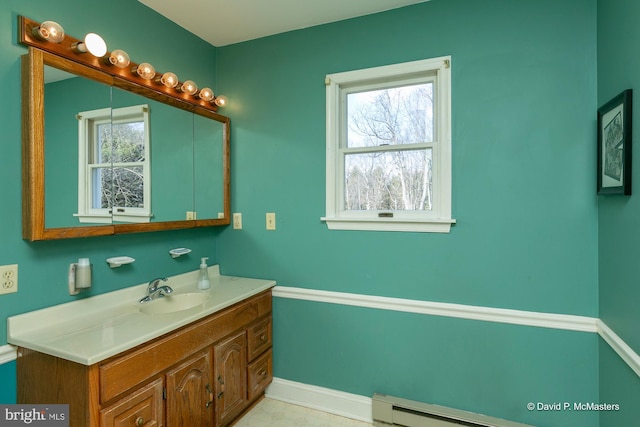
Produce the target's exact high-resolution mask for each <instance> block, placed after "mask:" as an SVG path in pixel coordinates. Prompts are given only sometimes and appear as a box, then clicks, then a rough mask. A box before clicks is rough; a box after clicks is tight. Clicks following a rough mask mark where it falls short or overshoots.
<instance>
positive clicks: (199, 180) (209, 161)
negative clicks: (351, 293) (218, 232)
mask: <svg viewBox="0 0 640 427" xmlns="http://www.w3.org/2000/svg"><path fill="white" fill-rule="evenodd" d="M193 119H194V124H193V159H194V182H195V187H194V211H195V212H196V214H197V217H198V218H199V219H204V218H219V217H220V216H219V215H220V214H221V215H222V216H224V195H223V193H222V192H221V191H220V189H221V188H224V185H223V182H224V168H221V167H220V165H222V164H223V159H222V156H223V146H222V143H223V141H224V126H223V124H222V123H220V122H217V121H215V120H211V119H209V118H206V117H202V116H199V115H197V114H194V116H193Z"/></svg>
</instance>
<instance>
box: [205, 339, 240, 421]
mask: <svg viewBox="0 0 640 427" xmlns="http://www.w3.org/2000/svg"><path fill="white" fill-rule="evenodd" d="M213 355H214V367H215V384H216V421H217V422H216V425H217V426H219V427H221V426H225V425H227V424H228V423H229V422H231V421H232V420H233V419H234V418H235V417H236V416H237V415H239V414H240V413H241V412H242V411H243V410H244V409H245V408H246V406H247V403H248V401H247V337H246V332H245V331H242V332H241V333H239V334H236V335H233V336H231V337H230V338H228V339H226V340H224V341H222V342H220V343H219V344H216V345H215V346H214V348H213Z"/></svg>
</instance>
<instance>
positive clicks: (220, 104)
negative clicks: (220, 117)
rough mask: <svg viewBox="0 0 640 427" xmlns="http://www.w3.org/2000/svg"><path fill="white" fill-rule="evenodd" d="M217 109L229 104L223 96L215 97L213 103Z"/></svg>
mask: <svg viewBox="0 0 640 427" xmlns="http://www.w3.org/2000/svg"><path fill="white" fill-rule="evenodd" d="M213 102H214V103H215V104H216V105H217V106H218V107H225V106H226V105H227V103H228V102H229V100H228V99H227V97H226V96H224V95H220V96H217V97H216V99H215V101H213Z"/></svg>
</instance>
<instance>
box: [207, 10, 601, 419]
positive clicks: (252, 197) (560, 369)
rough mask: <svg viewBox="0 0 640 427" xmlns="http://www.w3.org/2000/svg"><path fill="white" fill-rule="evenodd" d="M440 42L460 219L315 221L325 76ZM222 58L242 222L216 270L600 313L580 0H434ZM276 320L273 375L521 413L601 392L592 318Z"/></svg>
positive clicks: (321, 201)
mask: <svg viewBox="0 0 640 427" xmlns="http://www.w3.org/2000/svg"><path fill="white" fill-rule="evenodd" d="M441 55H452V82H453V83H452V105H453V128H452V131H453V217H454V218H456V219H457V220H458V223H457V225H455V226H454V227H453V228H452V230H451V233H450V234H446V235H436V234H420V233H384V232H358V231H329V230H327V227H326V225H325V224H323V223H322V222H321V221H320V217H322V216H323V215H324V213H325V212H324V207H325V86H324V77H325V75H326V74H328V73H334V72H341V71H347V70H352V69H358V68H363V67H373V66H379V65H385V64H391V63H397V62H403V61H412V60H417V59H424V58H429V57H436V56H441ZM218 59H219V61H220V64H222V65H223V66H222V67H221V68H220V69H219V73H218V79H219V82H220V86H221V87H222V88H224V91H225V94H226V95H227V96H228V97H229V99H230V106H229V107H228V109H227V111H228V113H229V115H230V116H231V117H232V118H233V130H234V132H233V140H232V142H233V149H234V155H233V158H232V182H233V186H232V188H233V190H232V209H233V211H235V212H242V214H243V227H244V228H243V230H233V229H230V228H228V229H225V230H222V231H221V233H220V239H219V242H218V244H219V248H220V250H219V254H218V258H219V260H220V262H221V267H222V270H223V273H224V274H237V275H245V276H253V277H270V278H274V279H276V280H277V281H278V284H279V285H282V286H294V287H302V288H310V289H321V290H331V291H340V292H352V293H361V294H370V295H379V296H390V297H400V298H411V299H416V300H428V301H444V302H452V303H461V304H472V305H480V306H489V307H502V308H510V309H522V310H532V311H541V312H550V313H563V314H576V315H585V316H597V313H598V302H597V296H598V285H597V277H598V266H597V260H598V257H597V203H596V196H595V194H594V191H593V187H594V171H593V165H594V164H595V151H594V149H593V141H594V138H595V131H594V110H595V105H596V1H595V0H571V1H563V2H557V1H552V0H543V1H538V0H536V1H518V2H513V1H508V0H483V1H474V2H469V1H464V0H433V1H430V2H428V3H423V4H419V5H415V6H411V7H407V8H402V9H397V10H393V11H389V12H385V13H381V14H377V15H372V16H367V17H362V18H357V19H352V20H348V21H342V22H337V23H333V24H328V25H324V26H319V27H313V28H309V29H304V30H301V31H295V32H289V33H286V34H281V35H276V36H272V37H267V38H263V39H259V40H254V41H249V42H245V43H240V44H236V45H231V46H227V47H222V48H219V50H218ZM266 212H276V215H277V221H276V222H277V230H276V231H275V232H273V231H271V232H269V231H266V230H265V222H264V221H265V219H264V218H265V213H266ZM274 322H275V333H274V337H275V354H276V356H275V364H274V370H275V375H276V376H277V377H281V378H285V379H289V380H294V381H301V382H303V383H309V384H315V385H320V386H324V387H329V388H333V389H338V390H343V391H347V392H352V393H357V394H361V395H365V396H371V395H372V394H373V393H374V392H382V393H391V394H396V395H400V396H402V397H405V398H410V399H417V400H422V401H429V402H433V403H439V404H445V405H453V406H455V407H458V408H462V409H468V410H472V411H480V412H485V413H490V414H491V415H494V416H499V417H505V418H509V419H513V420H519V421H524V422H530V423H533V424H536V425H562V426H570V425H575V426H586V425H597V423H598V414H596V413H569V412H564V413H563V412H547V413H542V412H536V411H533V412H529V411H527V409H526V404H527V402H529V401H534V402H538V401H541V402H553V401H559V400H563V401H565V400H566V401H571V402H573V401H576V402H580V401H592V400H595V401H597V400H598V350H597V348H598V341H597V338H596V336H595V335H594V334H587V333H577V332H559V331H552V330H546V329H532V328H527V327H517V326H505V325H499V324H492V323H479V322H469V321H460V320H455V319H441V318H433V317H425V316H418V315H410V314H401V313H387V312H384V311H380V310H378V311H376V310H368V309H357V308H350V307H341V306H334V305H330V304H322V303H309V302H303V301H297V300H282V299H279V298H276V302H275V320H274ZM480 336H481V337H482V340H479V339H478V338H477V337H480ZM452 337H455V339H454V340H453V342H452V340H451V338H452ZM561 378H565V380H564V381H561V380H560V379H561Z"/></svg>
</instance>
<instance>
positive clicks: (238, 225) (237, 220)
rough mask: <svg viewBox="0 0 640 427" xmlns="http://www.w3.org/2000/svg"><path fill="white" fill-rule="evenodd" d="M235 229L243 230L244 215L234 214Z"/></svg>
mask: <svg viewBox="0 0 640 427" xmlns="http://www.w3.org/2000/svg"><path fill="white" fill-rule="evenodd" d="M233 228H234V229H235V230H242V214H241V213H240V212H236V213H234V214H233Z"/></svg>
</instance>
